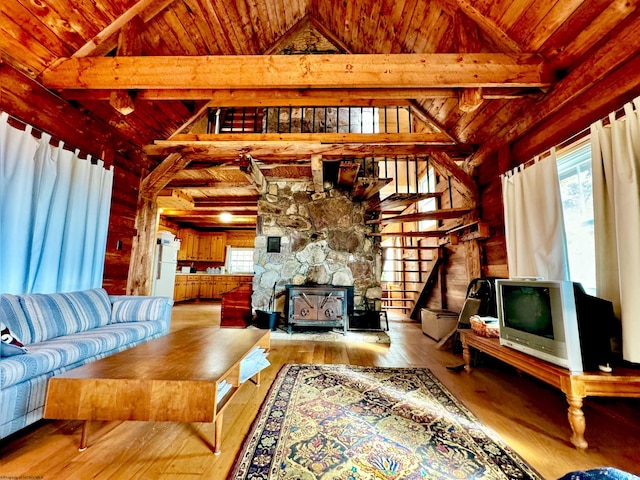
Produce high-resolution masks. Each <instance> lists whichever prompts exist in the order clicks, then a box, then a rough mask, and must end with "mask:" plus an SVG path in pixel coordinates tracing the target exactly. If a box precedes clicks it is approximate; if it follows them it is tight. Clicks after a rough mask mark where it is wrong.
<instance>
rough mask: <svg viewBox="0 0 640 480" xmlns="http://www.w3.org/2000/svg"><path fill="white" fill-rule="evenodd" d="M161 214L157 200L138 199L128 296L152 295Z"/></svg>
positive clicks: (128, 279)
mask: <svg viewBox="0 0 640 480" xmlns="http://www.w3.org/2000/svg"><path fill="white" fill-rule="evenodd" d="M159 219H160V214H159V213H158V203H157V202H156V198H155V197H154V198H145V197H142V196H140V198H139V199H138V210H137V213H136V230H137V233H136V236H135V237H134V238H133V245H132V247H131V261H130V262H129V275H128V278H127V295H151V291H152V288H153V281H152V279H153V277H152V275H153V267H154V265H153V262H154V255H155V244H156V242H155V239H156V230H157V229H158V222H159Z"/></svg>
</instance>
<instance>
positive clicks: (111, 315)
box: [0, 288, 173, 438]
mask: <svg viewBox="0 0 640 480" xmlns="http://www.w3.org/2000/svg"><path fill="white" fill-rule="evenodd" d="M172 305H173V300H172V299H170V298H168V297H133V296H109V295H108V294H107V292H106V291H105V290H104V289H102V288H96V289H91V290H83V291H79V292H70V293H52V294H26V295H11V294H2V295H0V322H2V323H3V324H4V325H5V326H4V327H2V328H3V332H7V329H8V331H10V333H11V336H12V337H13V338H15V339H17V340H19V342H20V343H22V344H23V345H24V347H25V349H26V353H23V352H22V351H18V352H16V350H15V349H13V346H11V348H5V347H6V343H3V345H2V356H0V438H4V437H6V436H8V435H10V434H12V433H14V432H16V431H17V430H19V429H21V428H23V427H26V426H27V425H30V424H32V423H34V422H35V421H37V420H39V419H41V418H42V414H43V409H44V402H45V395H46V389H47V381H48V379H49V378H50V377H52V376H53V375H57V374H60V373H62V372H64V371H67V370H70V369H72V368H76V367H79V366H81V365H84V364H85V363H88V362H91V361H94V360H97V359H99V358H102V357H106V356H108V355H111V354H113V353H116V352H119V351H121V350H124V349H126V348H130V347H132V346H134V345H137V344H139V343H142V342H145V341H147V340H150V339H152V338H156V337H159V336H161V335H165V334H166V333H167V332H168V331H169V323H170V319H171V307H172ZM3 337H6V336H5V335H3ZM4 340H6V338H4ZM14 353H17V354H14ZM5 355H10V356H5Z"/></svg>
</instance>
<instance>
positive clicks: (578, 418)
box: [567, 395, 589, 449]
mask: <svg viewBox="0 0 640 480" xmlns="http://www.w3.org/2000/svg"><path fill="white" fill-rule="evenodd" d="M582 399H583V397H581V396H579V395H567V402H569V413H568V417H569V424H570V425H571V430H572V431H573V434H572V435H571V443H572V444H573V445H574V446H575V447H576V448H581V449H586V448H587V447H588V446H589V444H588V443H587V441H586V440H585V439H584V431H585V428H586V426H587V425H586V424H587V422H586V420H585V418H584V412H583V411H582Z"/></svg>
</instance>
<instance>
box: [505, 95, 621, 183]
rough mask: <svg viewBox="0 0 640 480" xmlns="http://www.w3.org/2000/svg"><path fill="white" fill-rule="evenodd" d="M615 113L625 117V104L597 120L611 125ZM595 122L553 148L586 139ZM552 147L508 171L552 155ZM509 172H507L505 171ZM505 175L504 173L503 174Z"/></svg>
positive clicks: (565, 146)
mask: <svg viewBox="0 0 640 480" xmlns="http://www.w3.org/2000/svg"><path fill="white" fill-rule="evenodd" d="M627 103H631V105H633V100H631V101H630V102H626V103H625V105H626V104H627ZM612 114H614V115H615V118H616V120H620V119H622V118H624V117H625V111H624V105H623V106H622V107H620V108H618V109H617V110H614V111H613V112H611V113H608V114H607V115H605V116H604V117H601V118H600V119H599V120H596V122H597V121H601V122H602V123H603V125H605V126H606V125H609V124H610V123H611V122H610V121H609V117H610V115H612ZM593 123H595V122H591V124H590V125H589V126H588V127H586V128H583V129H582V130H580V131H579V132H578V133H574V134H573V135H571V136H570V137H569V138H566V139H565V140H563V141H562V142H560V143H558V144H557V145H554V146H553V147H551V148H555V149H556V150H562V149H565V148H568V147H570V146H572V145H574V144H576V143H578V142H580V141H582V140H584V138H585V137H587V136H589V135H590V134H591V125H592V124H593ZM551 148H549V149H547V150H545V151H543V152H542V153H540V154H538V155H534V157H533V158H530V159H529V160H526V161H524V162H522V163H521V164H520V165H518V166H516V167H514V168H510V169H509V170H508V172H512V171H513V170H515V169H517V168H520V167H522V168H527V167H528V166H530V165H531V164H532V163H534V162H535V160H536V158H538V159H543V158H547V157H548V156H549V155H551ZM505 173H507V172H505ZM502 175H504V173H503V174H502Z"/></svg>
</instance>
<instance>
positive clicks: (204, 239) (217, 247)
mask: <svg viewBox="0 0 640 480" xmlns="http://www.w3.org/2000/svg"><path fill="white" fill-rule="evenodd" d="M178 237H179V238H180V240H181V242H182V243H181V245H180V251H179V252H178V260H187V261H202V262H217V263H224V261H225V255H226V245H227V235H226V233H224V232H214V233H198V232H197V231H195V230H193V229H190V228H183V229H180V231H179V233H178Z"/></svg>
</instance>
